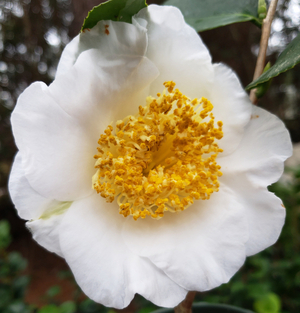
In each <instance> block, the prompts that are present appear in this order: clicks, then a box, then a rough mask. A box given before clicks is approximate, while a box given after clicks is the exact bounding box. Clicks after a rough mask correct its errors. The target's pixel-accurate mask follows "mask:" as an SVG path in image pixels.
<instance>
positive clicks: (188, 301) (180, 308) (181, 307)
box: [174, 291, 196, 313]
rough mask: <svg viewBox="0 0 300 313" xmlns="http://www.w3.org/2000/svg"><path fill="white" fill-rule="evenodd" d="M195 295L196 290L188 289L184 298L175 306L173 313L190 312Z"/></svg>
mask: <svg viewBox="0 0 300 313" xmlns="http://www.w3.org/2000/svg"><path fill="white" fill-rule="evenodd" d="M195 295H196V291H189V292H188V294H187V295H186V297H185V299H184V300H183V301H182V302H181V303H179V304H178V305H177V306H176V307H175V308H174V312H175V313H192V304H193V301H194V298H195Z"/></svg>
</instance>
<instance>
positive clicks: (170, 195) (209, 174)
mask: <svg viewBox="0 0 300 313" xmlns="http://www.w3.org/2000/svg"><path fill="white" fill-rule="evenodd" d="M164 86H165V87H166V89H165V90H164V91H163V93H162V94H160V93H158V94H157V98H153V97H151V96H149V97H147V99H146V106H144V107H142V106H140V107H139V112H138V113H137V114H136V115H129V116H127V117H126V118H124V119H123V120H120V121H117V122H116V127H115V131H114V128H113V126H111V125H109V126H108V127H107V128H106V130H105V131H104V133H105V134H103V135H101V136H100V139H99V141H98V144H99V147H98V148H97V149H98V154H97V155H95V156H94V158H95V159H97V161H96V164H95V168H96V169H97V172H96V174H95V175H94V176H93V189H95V190H96V191H97V193H100V195H101V196H102V197H104V198H105V199H106V201H107V202H113V201H114V199H115V198H116V200H117V202H118V205H119V213H120V214H122V215H123V216H124V217H127V216H129V215H131V216H132V217H133V218H134V219H135V220H137V219H138V218H139V217H141V218H145V217H146V216H147V215H149V216H151V217H152V218H155V219H160V218H161V217H163V216H164V212H165V211H170V212H180V211H183V210H185V209H186V208H187V207H188V206H190V205H191V204H192V203H193V202H194V200H199V199H201V200H207V199H209V198H210V195H211V194H212V193H213V192H217V191H218V190H219V189H218V188H219V182H218V177H219V176H221V175H222V173H221V172H220V168H221V167H220V166H219V165H218V164H217V163H216V158H217V155H218V153H219V152H222V149H220V148H219V147H218V144H217V143H216V142H215V140H216V139H218V140H219V139H221V138H222V137H223V132H222V125H223V123H222V122H221V121H219V122H217V125H218V126H217V128H215V126H214V116H213V114H212V113H211V111H212V109H213V105H212V104H211V103H210V102H209V101H208V100H207V99H205V98H201V99H194V100H191V99H189V98H188V97H186V96H185V95H183V94H182V93H181V92H180V91H179V90H178V89H175V90H174V87H175V83H174V82H172V81H170V82H165V83H164Z"/></svg>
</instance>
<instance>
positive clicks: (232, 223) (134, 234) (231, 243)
mask: <svg viewBox="0 0 300 313" xmlns="http://www.w3.org/2000/svg"><path fill="white" fill-rule="evenodd" d="M123 235H124V239H125V241H126V243H127V245H128V247H129V248H130V249H131V250H132V251H133V252H134V253H137V254H138V255H140V256H144V257H147V258H149V259H150V260H151V261H152V262H153V263H154V264H155V265H156V266H157V267H159V268H161V269H162V270H163V271H164V272H165V273H166V274H167V275H168V276H169V277H170V278H171V279H172V280H174V281H175V282H176V283H178V284H179V285H180V286H182V287H183V288H185V289H188V290H197V291H205V290H209V289H212V288H215V287H217V286H219V285H220V284H222V283H225V282H228V280H229V279H230V278H231V277H232V276H233V275H234V274H235V273H236V271H237V270H238V269H239V268H240V267H241V266H242V264H243V263H244V260H245V247H244V245H245V242H246V241H247V239H248V229H247V224H246V220H245V218H244V216H243V210H242V208H241V205H240V203H238V202H237V201H236V200H235V196H234V194H233V193H232V191H231V190H230V189H228V188H226V187H224V186H222V187H221V188H220V191H219V192H218V193H215V194H213V195H212V196H211V199H210V200H208V201H202V200H199V201H196V202H195V203H194V204H193V206H191V207H190V208H188V209H187V210H186V211H184V212H181V213H178V214H173V213H170V214H166V215H165V216H164V217H163V218H162V219H160V220H158V221H157V220H151V219H147V220H138V221H133V220H131V219H128V220H127V222H126V224H125V227H124V232H123Z"/></svg>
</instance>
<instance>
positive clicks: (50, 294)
mask: <svg viewBox="0 0 300 313" xmlns="http://www.w3.org/2000/svg"><path fill="white" fill-rule="evenodd" d="M60 292H61V288H60V286H52V287H51V288H49V289H48V290H47V292H46V296H48V297H49V298H53V297H55V296H57V295H58V294H59V293H60Z"/></svg>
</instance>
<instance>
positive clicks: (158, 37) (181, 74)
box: [132, 5, 213, 98]
mask: <svg viewBox="0 0 300 313" xmlns="http://www.w3.org/2000/svg"><path fill="white" fill-rule="evenodd" d="M132 22H133V24H134V25H140V27H145V28H146V29H147V36H148V47H147V52H146V56H147V57H148V58H149V59H150V60H151V61H152V62H153V63H154V64H155V65H156V66H157V67H158V69H159V72H160V75H159V77H158V78H157V79H156V80H155V82H154V83H153V84H152V86H151V90H150V92H151V95H152V96H155V95H156V93H157V92H161V90H162V89H163V83H164V82H165V81H170V80H173V81H174V82H175V83H176V88H179V89H180V91H181V92H183V93H184V94H185V95H186V96H188V97H191V98H195V97H202V96H205V95H206V94H207V91H206V88H205V87H206V84H207V82H209V81H211V80H212V78H213V68H212V64H211V57H210V55H209V52H208V50H207V48H206V47H205V45H204V44H203V42H202V41H201V39H200V37H199V35H198V34H197V33H196V31H195V30H194V29H193V28H191V27H190V26H188V25H187V24H186V23H185V22H184V18H183V16H182V14H181V12H180V11H179V10H178V9H177V8H175V7H169V6H163V7H161V6H156V5H150V6H148V8H145V9H143V10H141V11H140V12H139V13H138V14H137V15H135V16H134V17H133V19H132Z"/></svg>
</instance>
